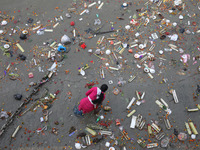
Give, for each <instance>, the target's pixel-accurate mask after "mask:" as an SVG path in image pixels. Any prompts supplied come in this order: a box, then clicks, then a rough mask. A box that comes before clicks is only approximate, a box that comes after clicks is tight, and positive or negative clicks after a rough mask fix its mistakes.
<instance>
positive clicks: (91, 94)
mask: <svg viewBox="0 0 200 150" xmlns="http://www.w3.org/2000/svg"><path fill="white" fill-rule="evenodd" d="M100 94H101V90H100V89H99V88H98V87H93V88H91V89H90V90H88V91H87V92H86V93H85V95H86V96H87V97H85V98H83V99H82V100H81V101H80V104H79V106H78V108H79V111H80V110H82V111H83V113H84V114H85V113H89V112H91V111H93V110H94V109H96V108H97V107H98V105H96V104H93V103H92V101H93V100H95V99H97V98H99V95H100ZM104 99H105V95H104V98H103V100H104Z"/></svg>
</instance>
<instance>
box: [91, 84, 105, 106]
mask: <svg viewBox="0 0 200 150" xmlns="http://www.w3.org/2000/svg"><path fill="white" fill-rule="evenodd" d="M100 89H101V94H100V95H99V98H98V99H95V100H93V101H92V102H93V103H94V104H98V105H100V104H101V103H102V101H103V98H104V92H106V91H107V89H108V86H107V85H106V84H102V85H101V87H100Z"/></svg>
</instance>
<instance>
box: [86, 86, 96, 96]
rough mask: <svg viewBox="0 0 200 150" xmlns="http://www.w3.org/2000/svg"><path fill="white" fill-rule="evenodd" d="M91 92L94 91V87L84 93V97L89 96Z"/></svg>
mask: <svg viewBox="0 0 200 150" xmlns="http://www.w3.org/2000/svg"><path fill="white" fill-rule="evenodd" d="M93 90H94V87H93V88H91V89H89V90H88V91H87V92H86V93H85V95H86V96H88V95H90V94H91V93H92V92H93Z"/></svg>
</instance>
